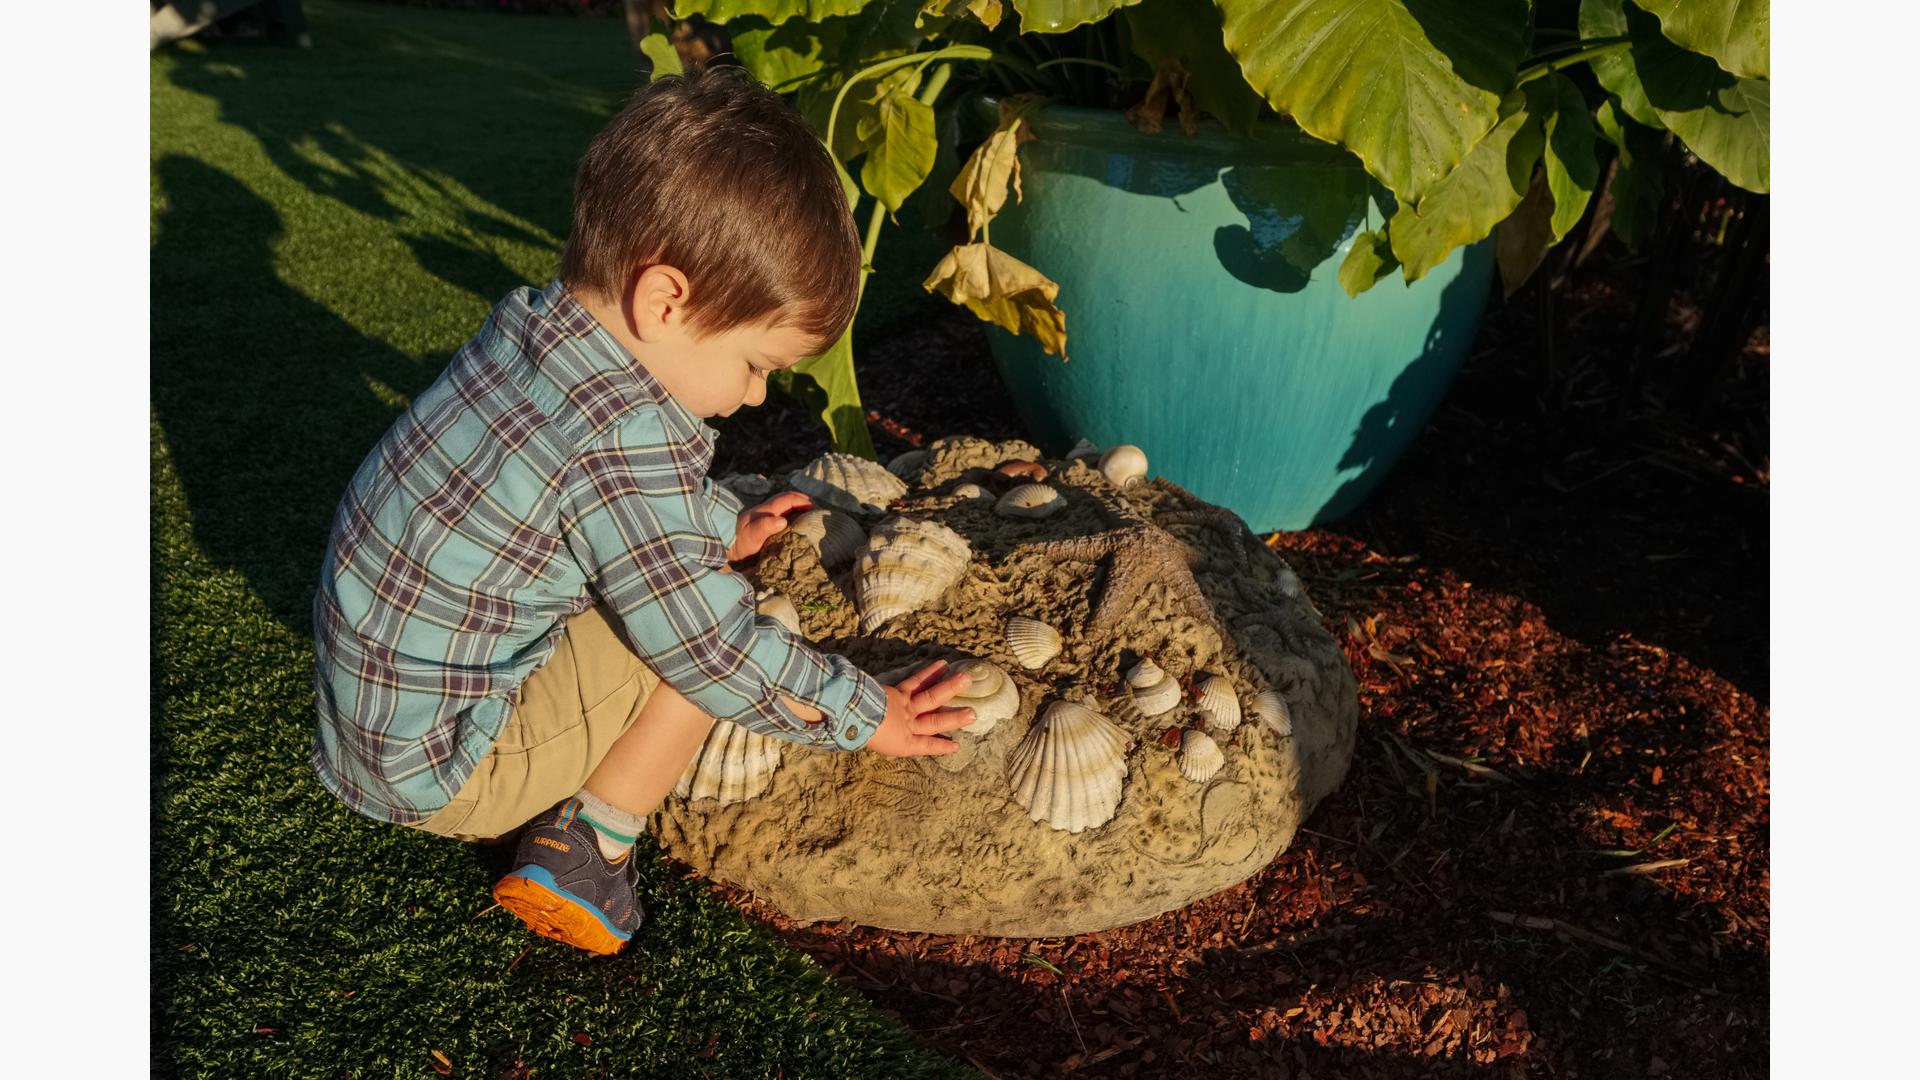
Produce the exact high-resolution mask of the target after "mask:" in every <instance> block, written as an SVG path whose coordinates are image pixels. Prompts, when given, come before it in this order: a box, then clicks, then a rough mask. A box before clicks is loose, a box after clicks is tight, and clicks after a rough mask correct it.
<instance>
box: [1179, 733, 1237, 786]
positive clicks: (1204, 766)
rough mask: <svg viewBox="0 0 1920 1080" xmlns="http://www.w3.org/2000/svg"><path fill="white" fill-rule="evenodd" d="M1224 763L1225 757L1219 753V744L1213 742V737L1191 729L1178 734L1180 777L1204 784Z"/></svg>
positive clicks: (1225, 761)
mask: <svg viewBox="0 0 1920 1080" xmlns="http://www.w3.org/2000/svg"><path fill="white" fill-rule="evenodd" d="M1226 763H1227V759H1226V755H1224V754H1222V753H1221V752H1220V744H1219V743H1217V742H1214V741H1213V736H1211V735H1208V734H1207V733H1206V732H1204V731H1194V730H1192V729H1191V728H1189V729H1188V730H1186V731H1183V732H1181V733H1180V775H1181V776H1184V777H1186V778H1187V779H1189V780H1191V781H1193V782H1194V783H1196V784H1204V783H1206V782H1207V781H1209V780H1211V779H1213V774H1214V773H1217V772H1219V771H1220V766H1222V765H1225V764H1226Z"/></svg>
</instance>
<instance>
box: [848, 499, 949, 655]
mask: <svg viewBox="0 0 1920 1080" xmlns="http://www.w3.org/2000/svg"><path fill="white" fill-rule="evenodd" d="M972 557H973V549H972V548H971V547H969V546H968V545H967V541H966V539H965V538H964V537H962V536H961V535H960V534H959V533H957V532H954V531H953V530H952V529H949V528H947V527H946V526H945V525H940V524H936V523H935V522H931V521H919V520H916V519H914V518H905V517H890V518H887V519H886V520H885V521H882V522H881V523H880V524H878V525H876V526H874V529H873V535H872V536H869V537H867V545H866V547H865V548H863V549H861V551H860V559H859V562H858V563H857V564H856V565H855V567H854V571H853V574H854V577H853V597H854V600H855V601H856V602H857V603H858V604H859V605H860V632H861V633H863V634H871V633H873V632H874V631H875V630H878V629H879V628H880V627H881V626H883V625H884V624H885V623H886V622H887V621H888V620H889V619H894V618H897V617H899V616H901V615H905V614H907V613H908V612H911V611H919V610H920V609H921V608H923V607H926V606H927V605H928V604H931V603H932V602H933V601H935V600H937V599H939V597H940V594H941V593H944V592H946V591H947V590H948V589H950V588H952V587H953V586H954V585H955V584H956V583H958V582H959V580H960V579H961V577H963V576H964V575H965V574H966V571H967V560H969V559H971V558H972Z"/></svg>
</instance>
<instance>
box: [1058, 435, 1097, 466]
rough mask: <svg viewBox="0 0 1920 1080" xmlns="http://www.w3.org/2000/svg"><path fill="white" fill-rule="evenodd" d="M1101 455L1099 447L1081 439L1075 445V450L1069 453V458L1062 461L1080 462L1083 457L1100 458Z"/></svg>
mask: <svg viewBox="0 0 1920 1080" xmlns="http://www.w3.org/2000/svg"><path fill="white" fill-rule="evenodd" d="M1099 455H1100V448H1099V447H1097V446H1095V445H1093V444H1092V443H1091V442H1088V441H1087V440H1086V439H1081V440H1080V441H1079V442H1077V443H1074V444H1073V449H1071V450H1069V451H1067V456H1066V457H1064V458H1062V459H1061V460H1062V461H1078V460H1080V459H1081V458H1083V457H1098V456H1099Z"/></svg>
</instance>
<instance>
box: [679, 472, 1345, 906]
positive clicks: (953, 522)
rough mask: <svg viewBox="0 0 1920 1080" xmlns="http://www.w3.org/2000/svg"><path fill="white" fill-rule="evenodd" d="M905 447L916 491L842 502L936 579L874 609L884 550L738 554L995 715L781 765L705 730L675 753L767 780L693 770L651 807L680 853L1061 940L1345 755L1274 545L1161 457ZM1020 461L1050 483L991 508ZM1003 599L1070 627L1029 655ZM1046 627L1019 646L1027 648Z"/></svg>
mask: <svg viewBox="0 0 1920 1080" xmlns="http://www.w3.org/2000/svg"><path fill="white" fill-rule="evenodd" d="M1129 449H1130V450H1131V449H1132V448H1129ZM1133 452H1134V453H1137V452H1138V451H1137V450H1133ZM916 453H923V456H920V457H916V458H913V459H911V460H908V461H903V462H898V463H896V464H897V466H898V467H897V468H896V469H895V470H894V471H895V472H897V473H898V474H899V476H900V479H901V480H902V481H904V483H905V485H906V491H905V493H904V494H902V495H900V496H898V497H897V498H890V499H889V500H888V501H887V502H886V504H885V505H881V504H879V503H877V502H876V501H874V500H873V499H871V498H848V499H845V500H841V502H840V503H839V505H838V507H837V509H836V512H840V513H845V514H848V515H850V516H852V517H855V518H857V519H858V524H859V525H860V526H861V528H862V529H863V530H864V531H865V532H866V533H867V534H868V535H870V536H871V537H872V538H873V539H872V540H870V541H869V543H870V544H871V545H873V550H874V552H876V553H880V552H882V551H883V549H884V553H885V554H886V556H887V560H897V559H905V560H906V561H907V564H908V565H913V566H922V565H924V566H931V567H933V568H934V570H937V571H938V573H933V572H931V571H930V572H928V573H926V574H925V575H924V576H926V577H927V578H928V580H930V581H932V582H934V583H935V584H937V585H938V588H937V589H933V588H932V587H931V586H928V588H925V589H921V590H920V592H915V593H912V595H911V598H910V600H907V601H902V600H901V599H900V598H899V597H897V596H891V595H890V596H889V597H888V605H889V606H886V607H877V606H874V605H873V604H869V605H868V608H867V609H863V607H862V603H861V597H862V596H863V595H865V596H869V597H871V596H874V595H878V593H877V592H876V590H875V589H874V588H873V587H872V583H871V582H868V583H867V584H865V585H863V583H862V579H861V575H862V574H872V573H875V572H876V571H875V569H874V568H875V567H876V566H877V565H891V564H890V563H887V562H886V561H885V560H881V559H880V558H879V557H878V554H873V555H869V556H865V557H861V558H856V559H853V560H852V561H851V562H847V563H843V564H838V565H835V566H834V567H833V569H832V570H831V571H830V570H829V569H828V567H827V566H826V565H825V564H823V563H822V562H821V558H820V550H821V549H820V545H819V543H818V541H817V539H810V538H809V537H808V536H805V535H802V534H800V533H798V532H790V533H783V534H781V535H779V536H776V537H775V538H774V539H773V541H772V542H770V543H769V544H768V546H767V550H766V551H765V553H764V554H763V555H762V556H761V558H760V560H759V563H758V565H757V566H755V567H754V568H753V574H754V576H755V577H756V578H757V582H758V584H759V586H760V587H761V588H762V589H763V590H768V591H770V592H777V593H779V594H781V595H782V596H785V597H786V598H788V599H789V600H791V601H792V602H793V605H794V608H795V609H796V610H797V611H798V612H799V617H800V622H801V629H802V631H803V633H804V634H805V635H806V637H807V638H808V639H810V640H811V641H812V642H813V643H814V645H815V646H817V647H818V648H820V649H822V650H824V651H828V652H837V653H842V654H844V655H846V656H848V657H851V658H852V659H853V660H855V661H856V662H858V663H859V664H860V665H861V666H862V667H864V668H865V669H866V670H868V671H870V672H873V673H875V674H876V675H882V676H883V677H890V676H892V675H894V674H896V673H899V672H901V671H902V669H911V668H914V667H917V666H919V665H920V664H923V663H925V662H928V661H931V660H935V659H946V660H949V661H961V660H975V661H980V662H982V663H980V664H973V665H969V669H970V670H973V671H975V672H976V675H977V679H978V689H977V691H976V692H977V693H978V694H979V695H981V700H982V701H985V700H989V699H991V700H993V701H995V702H997V703H998V705H997V707H998V708H1000V709H1001V711H1002V713H1003V714H1004V713H1005V712H1006V710H1011V713H1010V715H1003V716H1001V717H1000V718H997V719H996V721H995V722H993V723H982V724H976V725H975V729H976V730H975V731H961V732H956V733H955V734H954V735H953V740H954V742H955V743H956V744H957V745H958V746H959V747H960V749H959V751H958V752H957V753H953V754H948V755H944V756H940V757H921V758H887V757H882V756H881V755H879V754H875V753H870V752H859V753H853V754H844V753H835V752H832V751H823V750H814V749H811V748H808V747H804V746H800V745H798V744H795V743H790V742H785V741H781V740H770V741H771V743H772V744H773V745H774V746H775V747H776V748H777V751H778V757H779V762H778V767H777V768H774V769H772V770H771V771H770V772H769V770H768V769H767V765H768V764H769V762H767V761H765V760H762V759H760V758H752V757H750V756H745V757H743V756H742V755H739V754H718V753H703V754H702V755H700V756H699V757H698V758H696V763H695V766H690V769H692V768H695V767H704V768H706V769H708V770H714V769H724V768H733V767H736V766H735V765H733V764H732V762H733V761H734V760H735V759H738V760H740V761H742V762H746V763H750V764H753V765H755V766H756V767H757V768H756V775H755V776H754V778H753V779H754V783H752V784H746V783H741V782H734V781H733V780H732V779H731V778H729V777H726V776H720V775H715V776H711V777H707V776H703V777H702V778H701V782H699V783H689V784H683V785H682V788H681V791H682V792H683V793H688V794H675V795H671V796H669V797H668V798H667V801H666V804H665V805H664V806H663V807H662V808H661V809H660V811H659V812H658V813H656V814H655V815H654V816H653V818H652V821H651V828H652V831H653V833H654V835H655V836H656V837H658V838H659V839H660V841H661V842H662V843H663V844H664V845H666V847H667V849H668V851H669V852H671V853H672V854H673V855H674V856H676V857H677V858H680V859H682V860H684V861H686V862H687V863H689V864H691V865H692V866H694V867H696V868H698V869H699V870H701V871H702V872H703V873H705V874H707V875H708V876H710V877H713V878H717V879H720V880H723V881H728V882H732V883H734V884H737V885H741V886H744V887H746V888H749V889H751V890H753V891H754V892H756V893H758V894H759V895H760V896H761V897H763V898H764V899H766V900H769V901H771V902H772V903H773V904H774V905H775V906H777V907H779V908H780V909H781V910H783V911H784V912H786V913H787V914H788V915H789V916H791V917H793V918H795V919H798V920H801V921H815V920H830V919H851V920H853V921H855V922H859V923H864V924H867V925H871V926H880V927H887V928H890V929H896V930H914V931H932V932H938V933H950V934H990V935H999V936H1007V937H1050V936H1056V935H1064V934H1080V933H1091V932H1094V931H1099V930H1105V929H1108V928H1111V927H1115V926H1123V925H1126V924H1128V923H1133V922H1138V921H1139V920H1141V919H1147V918H1151V917H1153V916H1155V915H1158V914H1160V913H1161V912H1164V911H1168V910H1171V909H1173V908H1177V907H1180V906H1182V905H1184V904H1186V903H1188V902H1190V901H1192V900H1195V899H1198V898H1200V897H1203V896H1207V895H1209V894H1211V893H1215V892H1218V891H1220V890H1222V889H1225V888H1229V887H1231V886H1233V885H1236V884H1238V883H1239V882H1241V881H1243V880H1245V879H1246V878H1248V877H1249V876H1251V875H1252V874H1253V873H1254V872H1255V871H1257V870H1259V869H1260V868H1261V867H1263V866H1265V865H1266V864H1267V863H1268V862H1269V861H1271V860H1272V859H1273V857H1274V856H1275V855H1277V854H1278V853H1279V852H1281V851H1282V850H1284V849H1285V848H1286V846H1287V845H1288V843H1290V842H1291V841H1292V839H1293V835H1294V832H1295V831H1296V830H1297V829H1298V828H1299V827H1300V825H1301V822H1302V821H1303V820H1304V819H1305V818H1306V816H1307V814H1308V813H1309V812H1311V811H1312V809H1313V807H1314V805H1315V804H1316V803H1318V802H1319V801H1320V799H1321V798H1323V797H1324V796H1326V795H1327V793H1329V792H1331V791H1332V790H1333V789H1334V788H1335V787H1336V786H1338V785H1339V783H1340V781H1341V779H1342V778H1343V777H1344V776H1345V775H1346V771H1347V764H1348V762H1349V760H1350V759H1351V758H1352V756H1353V742H1354V728H1355V724H1356V721H1357V719H1358V703H1357V700H1356V696H1355V690H1354V681H1353V674H1352V672H1351V671H1349V670H1348V667H1347V664H1346V660H1345V658H1344V656H1342V654H1341V652H1340V649H1339V646H1338V645H1337V644H1336V643H1335V642H1334V640H1333V638H1332V636H1331V635H1330V634H1328V633H1327V631H1326V630H1325V629H1324V628H1323V626H1322V625H1321V621H1320V618H1319V615H1318V613H1317V612H1315V610H1314V608H1313V605H1312V604H1311V602H1310V601H1309V600H1308V598H1307V597H1306V595H1305V594H1304V593H1303V592H1302V591H1301V588H1300V581H1299V578H1297V577H1296V576H1295V575H1294V573H1293V571H1292V570H1291V569H1289V568H1288V567H1287V565H1286V563H1285V562H1284V561H1283V560H1282V559H1281V558H1280V556H1279V555H1278V554H1276V553H1275V552H1273V551H1272V550H1271V549H1269V548H1267V547H1266V546H1265V545H1264V544H1262V543H1261V542H1260V541H1259V539H1258V538H1256V537H1255V536H1254V535H1253V534H1252V533H1250V532H1249V531H1248V530H1247V528H1246V526H1245V525H1244V524H1243V523H1242V522H1241V521H1240V519H1239V518H1237V517H1235V516H1234V515H1233V514H1231V513H1229V512H1227V511H1225V510H1222V509H1220V508H1219V507H1216V506H1212V505H1209V504H1207V503H1204V502H1201V501H1200V500H1199V499H1196V498H1195V497H1193V496H1192V495H1191V494H1189V493H1187V492H1186V491H1185V490H1183V489H1181V488H1179V487H1177V486H1175V485H1173V484H1171V483H1168V482H1167V481H1165V480H1159V479H1136V478H1135V477H1134V476H1132V475H1127V476H1125V477H1124V478H1123V479H1124V482H1125V486H1124V487H1121V486H1116V485H1115V484H1114V483H1113V482H1112V481H1111V480H1109V479H1108V478H1107V476H1105V475H1103V473H1102V472H1101V471H1100V469H1099V468H1098V465H1099V464H1100V463H1099V461H1098V460H1097V459H1096V458H1094V457H1092V456H1087V455H1082V456H1080V457H1076V458H1075V459H1074V460H1072V461H1058V460H1052V459H1043V458H1042V457H1041V455H1040V453H1039V452H1038V451H1037V450H1035V449H1034V448H1033V447H1032V446H1029V445H1027V444H1025V443H1020V442H1002V443H991V442H986V441H984V440H980V439H972V438H954V439H942V440H939V441H937V442H935V443H933V444H932V445H930V446H929V447H928V448H927V449H926V451H924V452H916ZM1010 462H1015V463H1018V462H1032V463H1038V464H1040V465H1042V466H1044V468H1045V476H1046V485H1047V486H1048V487H1049V488H1051V489H1052V491H1053V492H1054V493H1055V494H1056V496H1057V498H1058V500H1059V505H1057V506H1054V508H1053V509H1051V510H1050V511H1049V512H1048V513H1047V514H1046V515H1045V516H1043V517H1023V516H1009V515H1007V514H1006V513H1003V512H998V511H997V510H996V507H997V505H998V500H999V498H1000V497H1001V496H1004V495H1005V494H1006V493H1008V492H1009V491H1011V490H1013V489H1014V488H1016V487H1019V486H1020V485H1023V484H1031V483H1033V482H1034V481H1033V480H1032V479H1031V474H1032V473H1033V472H1034V471H1035V470H1020V469H1016V470H1011V471H1006V472H1002V471H996V469H997V467H999V466H1002V465H1006V464H1008V463H1010ZM1139 469H1140V471H1141V472H1147V471H1148V470H1147V468H1146V464H1145V462H1144V460H1143V461H1142V462H1140V464H1139ZM815 471H816V472H821V473H823V474H825V473H826V472H827V471H828V470H825V469H824V468H822V469H816V470H815ZM797 475H803V476H804V475H805V473H804V472H800V473H797ZM835 475H837V474H835ZM983 493H984V494H985V495H989V496H992V497H991V498H983V497H981V496H982V494H983ZM902 538H905V540H903V539H902ZM923 541H924V543H925V545H926V550H924V551H922V550H920V549H919V547H916V546H914V545H920V544H922V543H923ZM954 559H958V560H960V561H959V563H958V564H957V565H956V564H954V563H953V562H952V560H954ZM929 590H931V592H930V595H920V593H921V592H928V591H929ZM897 591H898V590H896V592H897ZM1015 617H1017V618H1015ZM1010 618H1014V619H1015V621H1014V626H1015V627H1025V629H1024V630H1022V631H1021V632H1020V633H1018V634H1016V638H1018V637H1021V636H1022V635H1023V634H1026V633H1028V632H1031V631H1032V629H1033V628H1032V627H1030V626H1026V624H1025V623H1023V622H1021V621H1020V620H1032V621H1033V622H1035V623H1038V624H1042V625H1043V626H1044V627H1046V628H1051V630H1052V631H1054V632H1057V633H1058V635H1059V648H1058V651H1057V652H1054V653H1053V654H1052V655H1050V656H1046V657H1045V659H1044V660H1043V661H1042V662H1040V663H1039V664H1038V666H1029V665H1028V663H1027V662H1023V659H1022V658H1021V657H1017V656H1016V655H1015V650H1014V646H1013V645H1012V644H1011V643H1010V642H1009V638H1008V626H1009V619H1010ZM863 625H864V627H865V629H864V630H863ZM1044 651H1045V650H1041V651H1040V652H1034V651H1032V650H1030V649H1027V648H1025V647H1024V646H1023V647H1022V652H1023V653H1024V654H1025V660H1027V661H1030V660H1031V659H1032V658H1033V657H1034V656H1037V655H1041V653H1044ZM1146 661H1150V662H1151V663H1150V664H1149V665H1144V666H1143V662H1146ZM1130 675H1132V676H1133V677H1135V678H1136V679H1138V680H1139V685H1138V686H1135V685H1130V683H1129V676H1130ZM1169 681H1170V682H1171V683H1172V684H1173V685H1174V686H1175V687H1177V688H1178V690H1179V693H1178V694H1177V695H1174V694H1171V693H1169V692H1167V691H1168V689H1169V688H1166V687H1162V686H1161V684H1162V683H1164V682H1169ZM1156 687H1160V689H1154V688H1156ZM1016 693H1017V698H1018V702H1017V705H1016V704H1014V696H1015V694H1016ZM1143 697H1144V698H1145V699H1146V700H1147V702H1148V705H1149V707H1148V708H1145V709H1143V708H1142V705H1141V699H1142V698H1143ZM1169 702H1170V703H1169ZM731 726H732V725H729V724H724V723H722V724H716V725H715V732H714V734H713V736H712V737H711V738H710V740H709V741H710V742H721V741H724V740H725V739H726V738H727V736H728V735H729V734H730V733H729V732H727V731H725V730H724V729H725V728H728V727H731ZM1189 733H1193V734H1189ZM763 756H764V753H763ZM701 762H705V763H706V764H705V765H704V766H700V763H701ZM738 767H742V768H744V767H746V765H744V764H743V765H740V766H738ZM769 775H770V778H771V779H770V782H768V781H767V780H766V779H765V778H766V777H767V776H769ZM761 784H765V790H764V791H757V793H756V794H753V795H751V796H748V797H737V796H736V797H733V798H723V797H720V796H719V795H712V794H709V795H702V793H703V792H722V791H724V792H735V793H740V794H744V793H745V792H747V791H755V790H756V789H757V788H759V787H760V786H761ZM1116 792H1117V798H1116ZM689 796H690V797H689Z"/></svg>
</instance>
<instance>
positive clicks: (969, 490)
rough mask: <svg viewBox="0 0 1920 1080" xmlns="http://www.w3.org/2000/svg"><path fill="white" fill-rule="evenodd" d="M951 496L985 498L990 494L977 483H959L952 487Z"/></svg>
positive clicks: (957, 497)
mask: <svg viewBox="0 0 1920 1080" xmlns="http://www.w3.org/2000/svg"><path fill="white" fill-rule="evenodd" d="M953 497H954V498H956V499H965V500H972V499H987V498H991V497H992V496H990V495H988V494H987V489H986V488H983V487H981V486H980V485H979V484H961V485H959V486H958V487H955V488H954V489H953Z"/></svg>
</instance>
